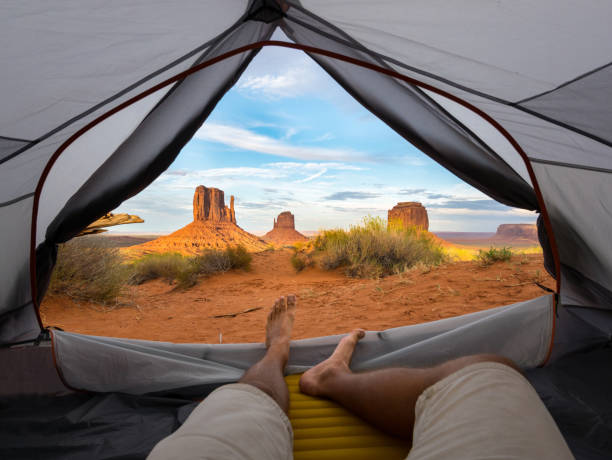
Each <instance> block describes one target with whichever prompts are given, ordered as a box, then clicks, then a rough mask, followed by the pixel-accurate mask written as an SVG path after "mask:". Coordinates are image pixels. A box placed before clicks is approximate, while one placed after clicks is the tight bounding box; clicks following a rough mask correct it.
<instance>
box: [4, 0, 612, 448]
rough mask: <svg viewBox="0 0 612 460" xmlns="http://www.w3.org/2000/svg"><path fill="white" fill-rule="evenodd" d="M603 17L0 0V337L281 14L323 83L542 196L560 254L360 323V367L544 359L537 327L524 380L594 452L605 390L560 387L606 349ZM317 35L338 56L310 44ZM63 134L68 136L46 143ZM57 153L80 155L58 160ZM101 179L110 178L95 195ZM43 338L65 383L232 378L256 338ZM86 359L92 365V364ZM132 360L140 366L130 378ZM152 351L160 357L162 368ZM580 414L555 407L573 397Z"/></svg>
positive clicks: (479, 168) (552, 3)
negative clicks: (464, 302)
mask: <svg viewBox="0 0 612 460" xmlns="http://www.w3.org/2000/svg"><path fill="white" fill-rule="evenodd" d="M610 17H612V4H610V3H608V2H600V1H597V0H584V1H582V2H580V3H579V4H578V3H576V2H559V1H557V0H541V1H539V2H528V1H523V0H500V1H496V2H482V1H479V0H466V1H464V2H460V3H456V4H454V3H449V2H442V1H440V0H411V1H410V2H404V1H401V0H382V1H380V2H371V1H365V0H336V1H334V2H329V1H327V0H325V1H323V0H302V1H301V2H298V1H296V0H278V1H273V0H253V1H247V0H227V1H223V2H220V1H215V0H177V1H174V2H158V3H150V2H142V1H140V0H121V1H119V0H111V1H108V0H104V1H102V0H92V1H90V2H87V3H83V2H78V1H75V0H61V1H58V2H54V3H53V5H52V6H50V5H48V4H47V3H45V2H39V1H37V0H19V1H9V2H5V3H4V4H3V5H2V15H0V39H1V40H2V43H4V44H6V46H3V47H2V49H0V59H1V61H2V63H3V65H2V66H1V67H0V92H1V94H2V101H3V102H2V106H1V107H0V237H1V238H2V255H3V258H2V262H1V263H0V344H11V343H14V342H19V341H21V340H26V339H30V338H33V337H35V336H36V335H37V334H38V332H39V331H40V325H39V324H38V318H37V306H38V303H39V301H40V299H41V297H42V295H43V294H44V288H45V283H46V280H48V277H49V274H50V270H51V269H52V266H53V259H54V248H55V245H56V244H57V243H58V242H60V241H64V240H66V239H68V238H70V237H71V236H72V235H74V234H75V232H77V231H78V230H80V228H81V227H83V226H85V225H87V224H88V223H89V222H86V221H87V220H89V219H95V217H97V216H98V215H100V214H102V213H104V212H106V211H109V210H111V209H110V208H112V207H114V206H116V205H117V204H119V203H121V202H122V201H123V200H125V199H127V198H128V197H130V196H131V195H133V194H134V193H136V192H138V191H139V190H140V189H142V188H143V187H144V186H146V185H147V184H148V183H149V182H151V181H152V180H153V179H154V178H155V177H156V176H157V175H158V174H160V173H161V172H162V171H163V170H164V169H165V168H166V167H167V166H168V165H169V164H170V162H171V161H172V160H173V158H174V157H175V156H176V154H177V152H178V151H179V150H180V147H181V146H182V145H183V144H184V143H185V142H186V141H187V140H188V138H189V136H190V135H191V133H193V132H194V130H195V129H197V127H198V126H200V125H201V124H202V123H203V122H204V121H205V118H206V117H207V116H208V114H209V113H210V111H211V110H212V109H213V108H214V106H215V104H216V102H217V101H218V100H219V98H221V97H222V96H223V94H224V93H225V92H226V91H227V90H228V89H229V88H230V87H231V85H232V84H233V83H234V82H235V81H236V79H237V78H238V77H239V76H240V74H241V73H242V71H243V70H244V68H245V66H247V65H248V63H249V61H250V59H251V58H252V57H253V55H254V54H255V53H256V52H257V50H258V49H260V48H261V46H263V45H272V44H273V43H267V42H265V41H266V40H268V39H269V37H270V36H271V34H272V33H273V31H274V29H275V28H280V29H282V30H283V31H284V32H285V33H286V34H287V36H289V37H290V38H291V39H292V40H293V41H294V46H295V47H297V48H300V47H307V46H312V47H314V48H315V49H310V48H309V50H308V51H309V55H310V56H311V57H312V58H313V59H315V60H316V61H317V62H318V63H319V64H320V65H321V66H322V67H323V68H324V69H325V70H326V71H327V72H328V73H329V74H330V75H331V76H332V77H333V78H334V79H336V81H337V82H338V83H339V84H340V85H342V86H343V87H344V88H345V89H346V90H347V91H348V92H349V93H350V94H352V95H353V96H354V97H355V98H356V99H357V100H358V101H360V102H361V103H362V104H363V105H364V106H365V107H366V108H368V109H369V110H370V111H371V112H372V113H374V114H375V115H376V116H378V117H380V118H381V119H382V120H383V121H384V122H386V123H387V124H388V125H389V126H391V127H392V128H393V129H395V130H396V131H397V132H398V133H400V134H401V135H402V136H404V138H406V139H407V140H408V141H410V142H412V143H414V144H415V145H417V146H418V147H419V148H421V149H423V151H424V152H425V153H426V154H428V155H429V156H431V157H432V158H434V159H436V160H437V161H438V162H440V163H441V164H442V165H443V166H445V167H446V168H448V169H449V170H450V171H452V172H454V173H455V174H456V175H458V176H459V177H461V178H463V179H464V180H466V181H467V182H469V183H470V184H472V185H474V186H475V187H477V188H479V189H480V190H482V191H483V192H484V193H487V194H489V195H490V196H491V197H493V198H495V199H497V200H499V201H502V202H504V203H506V204H511V205H514V206H518V207H523V208H525V209H537V210H539V211H540V212H541V213H542V221H543V223H544V224H545V225H546V231H547V232H548V234H547V235H546V240H548V241H549V242H550V248H551V253H552V254H554V255H555V258H556V260H555V264H554V265H555V267H558V268H559V271H560V272H559V273H555V275H557V276H558V277H559V280H558V282H559V292H558V293H556V295H555V296H546V297H544V298H539V299H534V300H533V301H532V302H527V303H525V304H524V305H515V306H511V307H505V308H502V309H498V310H491V312H489V313H487V314H483V315H481V316H476V317H474V316H472V317H468V318H455V319H454V320H452V321H450V322H446V323H439V322H438V323H433V324H429V325H421V326H419V327H417V328H416V329H415V328H412V329H411V328H407V329H403V328H400V329H398V330H390V331H383V332H380V333H371V334H369V335H368V337H367V338H366V341H365V342H364V343H363V344H362V346H361V349H362V350H363V351H362V352H361V353H363V355H362V357H361V358H360V360H359V361H358V367H359V366H363V368H364V369H367V368H373V367H376V366H382V365H405V364H410V365H425V364H428V363H434V362H438V361H439V360H442V359H446V358H449V357H452V356H454V354H456V353H470V352H474V351H482V350H490V351H496V352H500V353H502V354H506V355H507V356H510V357H512V358H514V359H516V360H518V361H519V362H520V363H521V364H522V365H523V366H525V367H526V368H531V367H534V366H537V365H539V364H542V363H543V362H544V361H546V358H547V357H548V354H549V352H550V350H549V348H548V347H547V346H546V344H549V343H550V339H551V330H552V329H554V339H553V343H554V346H553V348H552V354H551V355H550V359H549V360H548V361H546V364H547V366H546V367H544V368H543V369H542V370H541V371H537V372H536V371H534V374H533V375H534V380H533V381H534V382H536V383H537V385H536V387H537V388H538V391H539V392H540V394H541V395H542V396H543V397H545V398H548V402H550V405H549V407H550V408H551V412H552V413H553V415H555V417H556V418H557V420H558V421H559V422H560V426H561V427H562V430H563V432H564V434H566V436H568V437H569V438H571V439H574V440H575V441H572V442H571V443H570V445H572V448H573V449H574V453H575V454H576V455H577V456H578V455H579V456H580V457H581V458H598V457H597V456H598V455H599V454H600V453H601V452H605V450H606V449H608V452H609V445H606V444H605V443H602V442H599V441H598V440H597V439H596V438H598V437H599V438H600V437H601V436H604V435H605V433H606V431H605V429H604V426H603V425H597V426H596V429H594V430H593V431H592V432H591V433H586V434H585V432H586V431H588V426H589V423H590V420H594V419H595V418H596V417H603V418H600V419H598V420H604V421H605V420H608V419H606V418H605V416H604V415H605V414H604V415H602V412H601V410H600V409H601V408H603V409H605V408H606V407H607V406H606V405H605V404H603V403H602V404H600V405H599V407H600V409H597V410H594V411H593V414H595V415H593V417H595V418H591V419H589V417H588V416H587V415H588V414H587V415H585V412H584V411H583V409H584V408H580V407H578V405H579V404H578V403H576V401H578V400H579V398H577V397H575V395H576V391H578V389H579V390H580V392H585V391H588V390H587V386H588V387H589V388H590V387H591V386H592V387H593V388H597V385H598V383H597V382H598V380H597V379H596V378H595V377H593V376H594V374H592V372H595V371H593V370H592V369H596V363H604V362H606V359H607V356H608V355H607V354H606V353H605V352H604V351H602V352H601V353H599V352H598V350H600V349H601V350H605V346H606V345H609V343H610V341H611V339H612V334H611V331H612V314H611V310H612V245H610V244H609V242H608V241H609V238H608V234H607V230H608V229H609V228H611V227H612V203H611V201H610V200H612V198H611V197H612V179H611V174H612V133H611V131H610V129H609V127H610V126H612V99H611V94H612V92H611V89H612V70H611V69H612V64H611V62H612V40H611V37H610V27H609V18H610ZM262 42H264V43H262ZM276 45H277V46H280V44H278V43H277V44H276ZM240 46H246V47H251V48H248V49H245V50H244V51H243V52H241V53H239V54H236V55H234V56H233V57H231V58H228V59H226V60H225V61H221V62H217V63H215V64H214V65H211V66H209V67H206V68H205V69H202V70H200V71H199V72H196V73H193V74H191V75H189V76H188V77H186V78H182V79H181V80H180V81H176V82H174V83H173V84H171V85H169V86H166V87H165V88H163V89H159V91H157V92H153V93H152V94H150V95H149V96H148V97H146V98H144V99H141V100H139V101H138V102H136V103H134V104H133V105H131V106H128V107H125V108H124V109H123V110H122V111H120V112H117V113H114V112H113V111H114V110H116V109H117V108H119V107H121V106H122V104H124V103H126V101H130V100H132V98H135V97H138V96H139V95H142V94H145V92H147V91H151V92H152V89H154V88H156V85H157V84H159V83H160V82H163V81H166V80H167V79H170V78H172V77H174V76H176V75H179V74H180V73H181V72H183V71H188V70H189V69H194V66H196V65H198V64H199V63H202V62H206V59H210V57H211V56H215V55H219V54H220V53H223V52H226V51H232V50H233V49H236V47H240ZM317 48H318V49H317ZM330 52H331V53H338V54H339V56H337V58H331V57H329V56H325V55H324V54H325V53H330ZM355 59H356V60H357V61H359V62H357V61H355ZM349 61H350V62H349ZM359 63H362V64H363V65H365V67H369V68H368V69H366V68H365V67H363V66H361V67H360V66H359V65H357V64H359ZM372 67H376V68H377V69H379V70H380V69H382V70H384V71H388V70H391V71H394V72H397V75H393V76H392V75H388V74H385V75H383V74H382V73H378V72H376V71H375V70H372ZM400 77H402V78H404V79H405V78H408V79H411V80H410V82H409V83H407V82H405V81H403V80H402V79H401V78H400ZM424 85H426V86H424ZM196 94H197V95H199V96H201V98H199V99H198V98H195V97H193V96H194V95H196ZM109 113H113V115H112V116H110V117H108V118H107V119H105V120H104V121H103V122H102V123H100V124H99V125H97V126H96V127H95V128H93V129H88V127H89V126H90V125H91V124H92V123H93V122H94V120H97V119H99V117H103V116H106V115H107V114H109ZM100 136H106V137H105V139H106V140H107V143H106V145H105V146H104V148H102V147H100V145H99V142H97V141H96V139H99V137H100ZM69 139H70V140H72V141H73V142H72V143H71V144H70V145H69V146H68V147H67V148H66V149H65V150H63V151H62V152H61V154H60V155H59V156H58V155H56V152H59V150H58V149H60V148H64V147H65V146H66V143H67V141H68V140H69ZM52 158H53V159H55V160H57V161H56V163H55V164H54V166H53V167H51V163H50V160H51V159H52ZM66 165H70V166H71V167H73V170H74V171H75V172H74V174H72V175H71V177H70V178H68V179H66V174H67V172H66V171H67V170H68V168H65V166H66ZM105 177H112V178H113V180H112V181H105V180H104V179H105ZM105 194H109V196H111V198H112V199H111V200H109V201H108V203H103V196H104V195H105ZM549 224H550V226H549ZM35 294H38V297H37V298H34V296H35ZM553 301H554V302H553ZM555 302H556V303H555ZM554 305H556V307H554V309H555V310H556V316H555V315H553V314H552V311H553V306H554ZM451 325H452V326H451ZM337 339H338V337H332V338H319V339H313V341H311V342H300V343H299V344H296V357H295V361H294V362H293V363H292V366H293V367H292V368H291V369H292V371H296V372H297V371H299V370H303V369H305V368H306V367H308V366H309V365H311V364H313V363H314V362H316V361H317V360H319V359H320V358H321V357H322V356H324V355H326V354H327V353H328V352H329V351H330V350H331V348H333V346H334V344H335V343H336V342H337ZM55 340H56V345H57V348H58V349H57V350H56V352H57V354H58V357H59V361H60V367H61V368H62V372H63V373H64V376H65V377H66V378H67V379H68V380H70V381H71V382H72V384H74V385H75V386H81V387H83V388H95V389H96V391H111V390H112V391H126V392H133V393H135V394H140V393H143V392H149V391H162V392H163V391H170V390H173V389H176V388H184V389H185V388H191V390H190V391H198V389H199V390H202V389H203V388H204V387H205V386H206V385H216V384H219V383H220V382H221V381H222V380H224V379H229V380H228V381H231V380H235V379H236V378H237V376H238V375H239V374H240V372H242V371H243V370H244V368H245V366H247V365H249V363H252V362H253V361H254V360H255V359H257V357H258V356H260V355H261V353H262V351H263V350H262V348H261V346H260V345H252V344H251V345H236V346H209V345H201V344H193V345H175V344H174V345H173V344H160V343H142V342H139V341H129V340H124V339H110V338H98V337H85V336H79V335H78V334H71V333H62V332H55ZM601 347H604V348H601ZM589 350H590V351H591V352H592V353H588V352H589ZM85 351H87V353H85ZM202 353H204V354H205V356H204V358H203V356H202ZM581 353H585V356H586V354H588V356H589V359H588V360H584V362H585V363H587V361H588V364H589V366H588V367H589V369H590V370H589V372H591V373H590V374H588V377H589V378H588V379H586V380H585V382H582V383H580V382H576V380H575V377H573V376H575V375H577V374H579V372H578V370H579V368H580V366H581V363H582V361H581V360H580V359H579V358H576V359H574V356H578V355H580V354H581ZM105 357H106V358H105ZM112 357H114V358H112ZM124 357H127V358H126V359H129V360H130V362H133V363H134V364H135V365H134V367H133V369H134V373H130V372H127V373H125V375H120V374H118V373H116V372H115V373H113V374H112V375H111V377H112V378H111V377H109V376H105V375H104V373H105V372H106V371H110V370H111V369H114V367H115V366H118V364H117V362H118V361H114V360H113V359H117V360H119V359H123V358H124ZM591 357H592V360H591ZM104 358H105V359H106V360H104ZM96 360H98V361H96ZM100 360H101V361H100ZM97 362H103V363H104V366H97V367H96V366H95V365H93V364H95V363H97ZM161 363H163V366H162V364H161ZM585 365H586V364H585ZM599 365H602V364H599ZM147 366H150V369H149V370H154V371H155V372H153V373H149V374H148V375H150V376H152V377H151V379H150V380H145V381H144V383H143V382H142V381H143V378H142V372H143V369H147ZM555 366H556V367H555ZM559 366H561V367H559ZM165 367H168V368H170V369H172V372H171V373H169V374H168V375H165V374H164V373H163V372H162V368H165ZM119 368H121V366H119ZM555 369H557V370H558V369H562V371H557V370H555ZM124 370H125V369H124ZM568 376H570V377H568ZM606 379H608V383H609V375H608V374H602V375H601V377H600V383H601V382H603V383H605V382H604V381H605V380H606ZM603 383H601V384H602V385H603ZM604 386H606V385H604ZM608 386H609V385H607V386H606V388H607V387H608ZM553 390H554V391H553ZM185 391H187V390H185ZM602 398H604V399H605V398H606V394H605V393H603V392H600V391H593V392H592V395H590V397H589V406H590V407H595V406H597V404H598V403H597V401H598V400H601V399H602ZM124 401H129V400H128V399H125V400H124ZM77 403H78V404H80V403H83V404H88V402H87V401H85V400H83V401H80V402H79V401H77V402H75V403H74V404H77ZM26 404H27V403H26ZM70 404H73V403H72V402H71V403H69V404H68V405H65V406H63V407H64V408H66V407H68V406H70ZM99 404H101V405H102V406H103V405H104V402H103V400H100V401H99ZM127 404H128V405H129V404H131V403H129V402H128V403H127ZM112 405H113V404H110V403H109V407H110V406H112ZM119 406H121V404H119ZM119 406H117V407H119ZM75 407H76V406H75ZM175 409H176V408H175ZM62 410H63V409H62ZM564 411H567V412H564ZM581 411H582V412H581ZM587 412H588V411H587ZM118 413H121V412H118ZM579 413H580V414H581V415H580V416H579V417H577V418H576V420H578V421H577V422H576V425H575V426H570V425H571V422H570V421H571V420H572V414H579ZM99 414H100V415H102V416H103V415H104V414H103V411H101V412H99ZM172 417H174V418H172ZM172 417H170V419H172V420H174V421H172V423H176V420H177V419H176V417H175V415H173V416H172ZM605 423H607V422H605ZM33 426H34V425H32V427H33ZM32 429H34V428H32ZM580 430H583V431H584V432H582V433H581V432H580ZM602 433H603V434H602ZM582 435H584V436H582ZM569 438H568V439H569ZM578 438H580V439H581V440H577V441H576V439H578ZM585 440H586V441H585ZM43 444H44V443H43ZM41 445H42V444H41ZM45 445H46V444H45ZM602 446H603V447H602ZM66 449H69V446H68V447H66ZM602 449H603V450H602ZM139 455H142V450H141V451H140V454H139ZM95 456H96V455H95V452H94V457H95ZM98 456H100V457H101V456H102V454H99V455H98ZM117 458H119V457H117ZM134 458H141V457H138V455H136V456H135V457H134Z"/></svg>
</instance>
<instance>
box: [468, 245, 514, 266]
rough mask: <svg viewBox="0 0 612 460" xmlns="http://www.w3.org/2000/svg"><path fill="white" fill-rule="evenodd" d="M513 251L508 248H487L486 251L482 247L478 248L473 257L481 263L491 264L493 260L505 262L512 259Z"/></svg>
mask: <svg viewBox="0 0 612 460" xmlns="http://www.w3.org/2000/svg"><path fill="white" fill-rule="evenodd" d="M513 255H514V253H513V252H512V250H511V249H510V248H507V247H505V246H504V247H503V248H493V247H492V248H489V250H488V251H484V250H482V249H480V250H478V254H476V257H475V259H476V260H477V261H478V262H480V264H481V265H484V266H486V265H491V264H494V263H495V262H507V261H509V260H510V259H512V256H513Z"/></svg>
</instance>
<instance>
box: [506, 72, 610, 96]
mask: <svg viewBox="0 0 612 460" xmlns="http://www.w3.org/2000/svg"><path fill="white" fill-rule="evenodd" d="M610 66H612V62H608V63H607V64H604V65H601V66H599V67H596V68H594V69H593V70H589V71H588V72H585V73H583V74H582V75H579V76H577V77H575V78H572V79H571V80H568V81H566V82H565V83H561V84H560V85H559V86H557V87H556V88H553V89H550V90H548V91H543V92H541V93H539V94H536V95H534V96H530V97H526V98H525V99H521V100H520V101H516V102H514V104H517V105H518V104H524V103H525V102H529V101H532V100H534V99H538V98H539V97H542V96H546V95H547V94H550V93H554V92H555V91H558V90H560V89H561V88H565V87H566V86H568V85H571V84H572V83H575V82H577V81H580V80H582V79H583V78H586V77H588V76H590V75H593V74H594V73H597V72H599V71H600V70H603V69H605V68H606V67H610Z"/></svg>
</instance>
